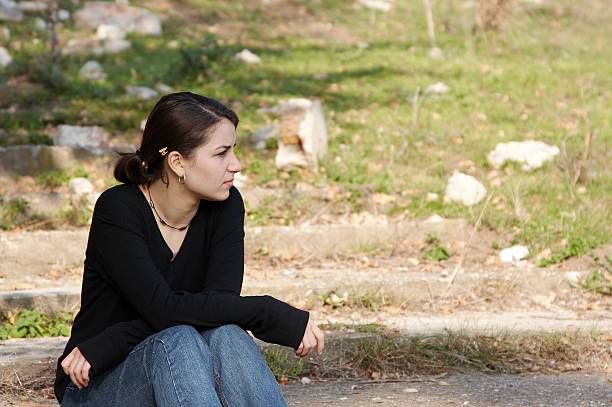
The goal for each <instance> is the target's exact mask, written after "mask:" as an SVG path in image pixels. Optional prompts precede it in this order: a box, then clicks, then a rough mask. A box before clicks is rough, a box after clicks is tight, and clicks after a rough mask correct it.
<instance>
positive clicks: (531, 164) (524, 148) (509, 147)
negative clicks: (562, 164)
mask: <svg viewBox="0 0 612 407" xmlns="http://www.w3.org/2000/svg"><path fill="white" fill-rule="evenodd" d="M557 154H559V148H558V147H557V146H551V145H548V144H546V143H543V142H541V141H535V140H527V141H511V142H509V143H499V144H497V145H496V146H495V149H494V150H493V151H491V152H490V153H489V154H488V155H487V160H488V161H489V163H490V164H491V165H492V166H493V167H495V168H499V167H501V166H502V165H504V163H505V162H506V161H516V162H518V163H520V164H521V168H522V169H523V170H524V171H531V170H534V169H536V168H539V167H541V166H542V165H543V164H544V163H545V162H547V161H551V160H552V159H553V158H554V157H555V156H556V155H557Z"/></svg>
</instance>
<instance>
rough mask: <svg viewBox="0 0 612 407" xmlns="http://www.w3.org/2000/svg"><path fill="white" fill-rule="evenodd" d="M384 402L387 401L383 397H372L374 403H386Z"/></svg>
mask: <svg viewBox="0 0 612 407" xmlns="http://www.w3.org/2000/svg"><path fill="white" fill-rule="evenodd" d="M384 402H385V401H384V400H383V399H381V398H380V397H374V398H373V399H372V403H377V404H380V403H384Z"/></svg>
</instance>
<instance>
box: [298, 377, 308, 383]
mask: <svg viewBox="0 0 612 407" xmlns="http://www.w3.org/2000/svg"><path fill="white" fill-rule="evenodd" d="M300 382H302V384H310V379H309V378H307V377H306V376H304V377H302V378H301V379H300Z"/></svg>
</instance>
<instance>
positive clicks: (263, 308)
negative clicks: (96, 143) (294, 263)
mask: <svg viewBox="0 0 612 407" xmlns="http://www.w3.org/2000/svg"><path fill="white" fill-rule="evenodd" d="M172 256H173V253H172V250H171V249H170V248H169V247H168V245H167V244H166V242H165V240H164V238H163V236H162V234H161V232H160V230H159V227H158V226H157V222H156V220H155V217H154V215H153V212H152V211H151V208H150V207H149V204H148V202H147V199H146V197H145V196H144V195H143V193H142V192H141V190H140V188H139V187H138V186H137V185H135V184H121V185H117V186H114V187H112V188H109V189H107V190H106V191H104V192H103V193H102V195H101V196H100V197H99V198H98V200H97V202H96V205H95V207H94V212H93V217H92V223H91V228H90V230H89V237H88V241H87V249H86V253H85V263H84V274H83V286H82V291H81V308H80V310H79V312H78V314H77V315H76V317H75V319H74V323H73V326H72V332H71V337H70V339H69V340H68V343H67V344H66V348H65V349H64V352H63V354H62V355H61V356H60V357H59V358H58V362H57V371H56V379H55V386H54V391H55V396H56V397H57V399H58V401H59V402H60V403H61V401H62V398H63V395H64V391H65V389H66V386H67V385H68V383H69V382H70V377H69V376H67V375H66V374H65V373H64V371H63V369H62V367H61V362H62V360H63V359H64V358H65V357H66V356H67V355H68V354H69V353H70V352H71V351H72V349H74V347H77V346H78V348H79V350H80V351H81V353H82V354H83V356H84V357H85V359H87V361H88V362H89V363H90V364H91V366H92V371H93V374H94V375H97V374H100V373H101V372H103V371H106V370H107V369H110V368H112V367H114V366H116V365H117V364H119V363H120V362H121V361H123V360H124V359H125V358H126V357H127V355H128V354H129V352H130V351H131V350H132V349H133V348H134V347H135V346H136V345H137V344H138V343H140V342H141V341H142V340H143V339H145V338H146V337H147V336H149V335H151V334H153V333H155V332H158V331H160V330H162V329H165V328H168V327H171V326H174V325H179V324H188V325H192V326H194V327H196V328H213V327H217V326H220V325H224V324H237V325H239V326H241V327H243V328H244V329H247V330H250V331H251V332H252V333H253V335H254V336H255V337H257V338H259V339H261V340H263V341H266V342H270V343H276V344H280V345H284V346H290V347H292V348H294V349H297V347H298V346H299V344H300V342H301V340H302V337H303V335H304V331H305V329H306V325H307V323H308V318H309V314H308V312H306V311H303V310H300V309H297V308H294V307H292V306H291V305H288V304H286V303H284V302H282V301H279V300H277V299H275V298H273V297H270V296H267V295H265V296H245V297H242V296H240V290H241V287H242V279H243V274H244V203H243V201H242V197H241V195H240V192H238V190H237V189H236V188H234V187H232V188H231V189H230V196H229V197H228V198H227V199H226V200H224V201H207V200H201V201H200V204H199V208H198V210H197V212H196V215H195V217H194V218H193V220H192V221H191V224H190V226H189V229H188V230H187V233H186V235H185V238H184V241H183V243H182V245H181V247H180V249H179V251H178V253H177V254H176V256H175V258H174V259H172Z"/></svg>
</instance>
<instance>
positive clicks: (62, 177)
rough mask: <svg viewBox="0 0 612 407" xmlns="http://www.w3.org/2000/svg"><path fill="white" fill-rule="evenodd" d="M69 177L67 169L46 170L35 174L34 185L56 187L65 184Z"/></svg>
mask: <svg viewBox="0 0 612 407" xmlns="http://www.w3.org/2000/svg"><path fill="white" fill-rule="evenodd" d="M70 178H71V177H70V173H69V172H68V171H67V170H52V171H46V172H42V173H40V174H38V175H37V176H36V185H38V186H40V187H43V188H57V187H61V186H64V185H67V184H68V181H70Z"/></svg>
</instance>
